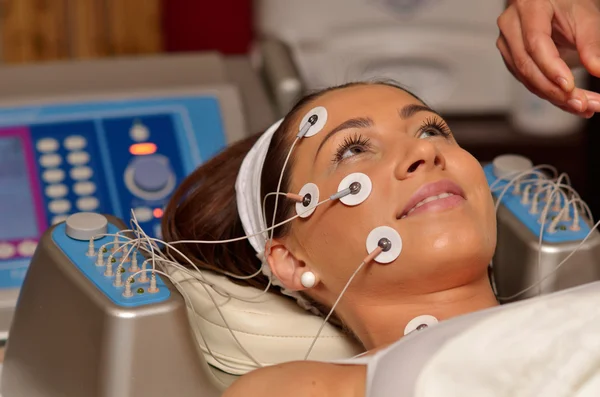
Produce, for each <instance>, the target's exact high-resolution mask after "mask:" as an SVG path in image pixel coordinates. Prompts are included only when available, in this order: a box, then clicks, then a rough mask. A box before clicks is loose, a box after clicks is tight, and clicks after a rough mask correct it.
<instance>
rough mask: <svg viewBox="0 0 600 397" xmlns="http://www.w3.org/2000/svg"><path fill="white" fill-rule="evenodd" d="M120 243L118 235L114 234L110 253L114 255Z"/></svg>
mask: <svg viewBox="0 0 600 397" xmlns="http://www.w3.org/2000/svg"><path fill="white" fill-rule="evenodd" d="M120 243H121V240H119V235H118V234H115V238H114V240H113V243H112V244H113V246H112V248H111V251H112V252H113V253H115V252H117V251H118V250H119V248H120V247H121V246H120Z"/></svg>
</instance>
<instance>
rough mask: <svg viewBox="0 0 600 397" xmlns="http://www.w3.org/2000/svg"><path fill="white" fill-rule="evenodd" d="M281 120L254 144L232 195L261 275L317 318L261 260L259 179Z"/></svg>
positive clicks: (263, 226)
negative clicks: (260, 265) (254, 252)
mask: <svg viewBox="0 0 600 397" xmlns="http://www.w3.org/2000/svg"><path fill="white" fill-rule="evenodd" d="M282 121H283V119H282V120H279V121H277V122H276V123H275V124H273V125H272V126H271V127H269V129H268V130H267V131H266V132H265V133H264V134H262V135H261V137H260V138H259V139H258V141H256V143H255V144H254V146H252V149H250V151H249V152H248V154H247V155H246V157H245V158H244V161H243V162H242V166H241V167H240V171H239V173H238V176H237V180H236V182H235V194H236V200H237V208H238V214H239V216H240V219H241V220H242V227H243V228H244V232H246V235H247V236H252V237H249V238H248V240H249V242H250V244H251V245H252V247H253V248H254V250H255V251H256V256H257V257H258V258H259V259H260V261H261V264H262V267H261V271H262V273H263V274H264V275H265V276H267V277H269V278H270V279H271V283H272V284H273V285H275V286H278V287H280V288H281V292H282V293H283V294H285V295H288V296H291V297H293V298H295V299H296V300H297V301H298V304H299V305H300V306H301V307H303V308H304V309H306V310H309V311H311V312H313V313H315V314H320V313H319V311H318V310H317V309H316V308H314V307H313V306H312V305H311V304H310V303H309V302H308V301H306V300H305V299H304V298H303V297H302V296H301V295H300V294H299V293H297V292H295V291H290V290H288V289H286V288H285V287H284V286H283V284H282V283H281V281H279V280H278V279H277V278H276V277H275V276H274V275H273V274H272V272H271V269H270V267H269V265H268V264H267V263H266V258H265V256H264V251H265V245H266V244H267V236H268V234H267V232H264V233H260V232H261V231H263V230H265V229H266V228H267V222H266V219H264V218H263V213H262V199H261V186H260V181H261V178H262V170H263V164H264V162H265V158H266V157H267V152H268V151H269V145H270V144H271V139H272V138H273V134H274V133H275V131H277V129H278V128H279V126H280V125H281V122H282ZM273 172H281V170H273Z"/></svg>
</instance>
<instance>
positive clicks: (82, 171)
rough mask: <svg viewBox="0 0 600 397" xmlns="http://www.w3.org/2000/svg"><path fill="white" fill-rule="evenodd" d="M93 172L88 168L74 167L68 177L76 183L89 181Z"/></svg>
mask: <svg viewBox="0 0 600 397" xmlns="http://www.w3.org/2000/svg"><path fill="white" fill-rule="evenodd" d="M93 173H94V172H93V171H92V169H91V168H90V167H75V168H73V169H71V172H70V175H71V179H75V180H76V181H81V180H84V179H90V178H91V177H92V175H93Z"/></svg>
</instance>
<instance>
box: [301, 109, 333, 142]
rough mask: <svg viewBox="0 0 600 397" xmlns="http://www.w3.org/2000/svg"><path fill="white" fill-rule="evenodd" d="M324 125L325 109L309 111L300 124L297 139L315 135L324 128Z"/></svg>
mask: <svg viewBox="0 0 600 397" xmlns="http://www.w3.org/2000/svg"><path fill="white" fill-rule="evenodd" d="M325 123H327V109H325V108H324V107H323V106H318V107H316V108H314V109H311V110H310V111H309V112H308V113H307V114H306V115H305V116H304V117H303V118H302V121H301V122H300V127H299V128H300V130H299V131H298V135H297V136H298V138H302V137H306V138H308V137H311V136H313V135H316V134H317V133H319V132H320V131H321V130H322V129H323V127H325Z"/></svg>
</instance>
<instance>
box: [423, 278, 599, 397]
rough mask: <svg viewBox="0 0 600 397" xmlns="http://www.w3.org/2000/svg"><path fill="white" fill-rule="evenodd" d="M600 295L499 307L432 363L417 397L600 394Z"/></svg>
mask: <svg viewBox="0 0 600 397" xmlns="http://www.w3.org/2000/svg"><path fill="white" fill-rule="evenodd" d="M599 298H600V292H599V291H594V290H592V291H587V292H582V293H580V294H570V295H564V294H558V295H556V296H548V297H545V298H542V299H540V300H537V299H536V300H533V301H532V302H531V303H530V304H525V305H516V306H515V307H513V308H509V309H508V310H504V311H499V312H498V313H497V314H495V315H493V316H492V317H491V318H488V319H486V320H484V321H481V322H480V323H478V324H476V325H475V326H473V327H471V328H469V329H468V330H467V331H465V332H463V333H461V334H460V335H458V336H456V337H455V338H453V339H452V340H450V341H449V342H448V343H446V344H445V345H444V347H442V348H441V349H440V351H439V352H438V353H437V354H436V355H435V356H434V357H433V358H432V359H431V360H430V361H429V362H428V363H427V365H426V366H425V368H424V370H423V371H422V372H421V375H420V377H419V379H418V382H417V387H416V389H415V396H417V397H438V396H440V397H441V396H443V397H453V396H457V397H458V396H460V397H469V396H473V397H475V396H476V397H488V396H493V397H539V396H543V397H566V396H568V397H592V396H594V397H598V396H600V304H599V303H600V299H599Z"/></svg>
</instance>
